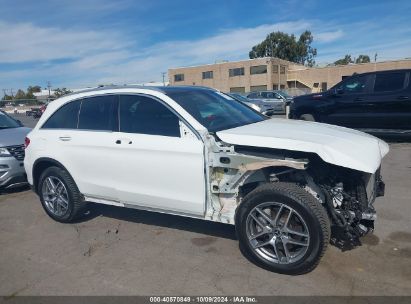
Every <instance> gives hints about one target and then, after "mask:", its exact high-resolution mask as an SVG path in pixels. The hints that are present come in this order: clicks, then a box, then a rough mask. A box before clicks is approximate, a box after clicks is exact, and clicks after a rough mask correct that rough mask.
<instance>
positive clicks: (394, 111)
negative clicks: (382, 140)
mask: <svg viewBox="0 0 411 304" xmlns="http://www.w3.org/2000/svg"><path fill="white" fill-rule="evenodd" d="M409 77H410V75H409V72H406V71H401V70H398V71H386V72H378V73H376V75H375V81H374V88H373V94H372V100H370V103H371V104H372V105H371V107H370V113H369V115H370V123H369V125H368V126H367V127H368V128H373V129H381V130H387V129H392V130H398V129H407V130H411V96H410V90H409V88H408V87H409Z"/></svg>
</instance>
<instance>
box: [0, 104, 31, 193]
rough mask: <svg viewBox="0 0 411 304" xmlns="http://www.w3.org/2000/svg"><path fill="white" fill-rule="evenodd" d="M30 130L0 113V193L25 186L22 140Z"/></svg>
mask: <svg viewBox="0 0 411 304" xmlns="http://www.w3.org/2000/svg"><path fill="white" fill-rule="evenodd" d="M29 131H30V129H29V128H25V127H23V125H22V124H21V123H20V122H19V121H17V120H15V119H13V118H12V117H11V116H9V115H8V114H6V113H5V112H3V111H0V191H1V190H4V189H10V188H13V187H17V186H22V185H24V184H27V179H26V172H25V171H24V166H23V159H24V138H25V137H26V135H27V133H29Z"/></svg>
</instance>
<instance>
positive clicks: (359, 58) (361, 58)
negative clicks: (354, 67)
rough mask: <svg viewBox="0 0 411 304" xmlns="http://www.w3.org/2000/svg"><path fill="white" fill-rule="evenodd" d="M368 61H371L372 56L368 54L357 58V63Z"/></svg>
mask: <svg viewBox="0 0 411 304" xmlns="http://www.w3.org/2000/svg"><path fill="white" fill-rule="evenodd" d="M368 62H371V60H370V56H368V55H360V56H358V58H357V59H356V60H355V63H368Z"/></svg>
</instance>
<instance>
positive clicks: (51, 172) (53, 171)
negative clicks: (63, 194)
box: [38, 167, 74, 223]
mask: <svg viewBox="0 0 411 304" xmlns="http://www.w3.org/2000/svg"><path fill="white" fill-rule="evenodd" d="M63 172H64V171H63V170H62V169H60V168H57V167H50V168H47V169H46V170H45V171H44V172H43V174H42V175H41V176H40V180H39V186H38V189H39V190H38V192H39V197H40V201H41V204H42V206H43V209H44V210H45V211H46V213H47V214H48V216H50V217H51V218H52V219H54V220H55V221H58V222H62V223H65V222H69V221H70V220H71V219H72V217H73V213H74V203H73V202H74V197H73V193H72V191H71V190H70V187H69V186H68V181H67V177H66V176H65V175H64V174H63ZM50 176H54V177H57V178H58V179H60V180H61V181H62V182H63V184H64V187H66V190H67V194H68V198H69V201H68V210H67V212H66V213H65V214H64V215H63V216H57V215H55V214H53V213H52V212H50V211H49V210H48V208H47V207H46V204H45V202H44V198H43V193H42V192H43V190H42V189H43V183H44V181H45V179H46V178H47V177H50Z"/></svg>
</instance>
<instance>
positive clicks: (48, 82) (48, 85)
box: [47, 81, 51, 99]
mask: <svg viewBox="0 0 411 304" xmlns="http://www.w3.org/2000/svg"><path fill="white" fill-rule="evenodd" d="M47 88H48V89H49V99H50V88H51V83H50V81H47Z"/></svg>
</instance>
